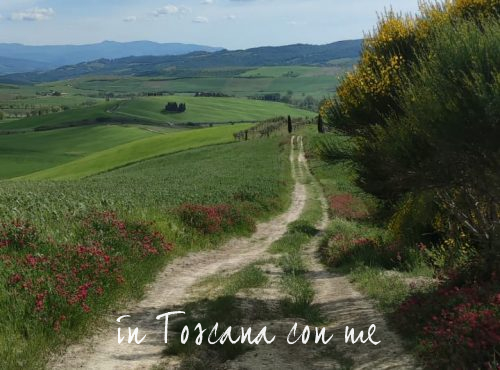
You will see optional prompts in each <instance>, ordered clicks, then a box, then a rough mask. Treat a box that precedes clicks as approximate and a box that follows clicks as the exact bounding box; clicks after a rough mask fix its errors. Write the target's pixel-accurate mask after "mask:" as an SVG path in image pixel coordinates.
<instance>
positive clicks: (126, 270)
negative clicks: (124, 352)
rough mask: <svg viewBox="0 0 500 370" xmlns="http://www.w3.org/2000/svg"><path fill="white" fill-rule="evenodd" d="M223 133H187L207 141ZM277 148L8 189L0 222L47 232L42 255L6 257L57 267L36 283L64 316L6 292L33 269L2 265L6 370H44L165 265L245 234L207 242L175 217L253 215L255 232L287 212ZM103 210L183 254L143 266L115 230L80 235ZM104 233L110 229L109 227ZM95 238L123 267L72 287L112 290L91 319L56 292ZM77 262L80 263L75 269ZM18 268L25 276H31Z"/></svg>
mask: <svg viewBox="0 0 500 370" xmlns="http://www.w3.org/2000/svg"><path fill="white" fill-rule="evenodd" d="M220 129H222V128H214V129H207V130H197V131H189V132H188V131H187V133H200V134H203V135H207V133H208V132H210V131H212V132H215V131H217V130H220ZM208 135H209V134H208ZM169 136H170V135H164V136H162V137H169ZM279 143H280V139H279V138H278V139H277V138H274V139H267V140H266V139H263V140H259V141H248V142H240V143H231V144H224V145H218V146H207V147H203V148H198V149H193V150H189V151H184V152H180V153H176V154H171V155H166V156H163V157H161V158H157V159H152V160H149V161H145V162H141V163H138V164H136V165H132V166H128V167H124V168H121V169H118V170H115V171H112V172H109V173H105V174H101V175H98V176H93V177H90V178H87V179H82V180H78V181H58V182H54V181H29V182H23V181H7V182H2V183H0V220H1V222H10V221H12V220H18V219H20V220H23V221H27V222H29V223H30V225H34V227H36V229H37V230H39V232H40V236H38V237H37V241H36V243H37V244H36V246H34V247H31V246H26V247H25V248H24V249H22V250H15V249H14V248H11V247H9V248H2V255H3V256H7V257H8V258H10V259H11V261H17V260H19V261H22V260H24V258H25V257H26V256H27V255H30V256H31V254H36V256H37V257H36V258H38V256H40V253H42V255H43V258H45V259H47V260H48V261H52V262H53V263H51V265H48V264H47V265H43V266H42V265H39V266H37V269H36V274H37V275H36V276H38V277H43V279H42V280H40V279H39V280H37V284H41V285H40V289H43V290H42V291H47V287H50V288H52V289H48V291H49V293H48V294H49V295H50V300H48V302H50V303H47V305H49V304H51V305H53V306H48V307H56V308H57V311H56V312H54V310H49V309H46V310H43V311H34V310H33V305H34V301H33V299H34V298H33V294H35V296H36V293H30V292H27V291H25V290H20V289H18V286H15V285H12V284H9V283H8V281H10V280H9V279H10V278H11V276H12V275H13V274H14V273H15V272H21V273H22V274H23V277H24V273H25V270H26V269H24V270H21V269H19V270H17V271H16V270H13V268H12V266H11V264H7V263H4V260H0V266H1V267H2V268H1V269H0V311H1V312H2V314H3V316H4V317H7V318H9V319H8V320H1V321H0V356H1V358H2V364H3V365H4V366H5V368H9V369H39V368H42V367H43V365H44V363H45V360H46V356H47V355H48V353H49V352H50V351H52V350H54V349H56V348H57V347H58V346H59V345H61V344H64V343H66V342H65V341H67V340H68V339H69V340H76V339H78V338H81V337H82V336H84V335H85V334H86V333H88V331H85V328H88V327H89V325H95V324H96V322H99V320H100V318H102V317H103V315H104V314H105V313H106V312H109V310H110V308H114V307H116V305H117V302H122V301H123V299H124V298H131V297H132V298H138V297H139V296H140V294H141V291H142V289H143V286H144V285H145V284H147V283H148V282H149V281H151V279H152V278H153V277H154V276H155V273H156V272H157V271H158V270H159V269H160V268H161V267H162V266H164V264H165V263H166V261H168V260H169V259H172V258H173V257H174V256H178V255H183V254H185V253H187V252H189V251H195V250H200V249H203V248H207V247H210V246H213V245H214V244H215V243H220V241H221V238H222V239H224V238H228V237H230V236H231V235H234V233H236V234H238V233H240V234H241V233H242V232H243V231H239V232H238V231H234V232H233V234H228V235H214V236H204V235H201V234H199V233H197V232H196V231H194V230H193V229H192V228H190V227H188V226H186V225H184V224H182V223H181V222H180V220H179V219H178V217H177V216H176V212H175V210H174V209H175V207H177V206H179V205H181V204H183V203H197V204H229V205H231V206H232V207H245V208H244V209H246V210H247V211H246V217H250V218H248V220H249V221H248V222H250V224H249V225H248V227H250V228H251V225H252V222H254V221H252V220H254V218H255V217H265V216H269V215H270V214H273V213H275V212H277V211H279V210H282V209H283V208H284V207H285V206H286V204H287V200H288V196H289V190H290V186H291V181H290V167H289V161H288V151H287V150H284V149H285V148H281V149H280V146H279ZM96 210H97V211H109V210H112V211H115V212H117V214H118V217H120V220H125V221H124V225H126V227H127V228H129V229H130V230H137V226H136V225H137V223H136V222H137V220H140V219H142V220H146V221H148V222H150V221H155V224H154V225H153V226H147V228H148V230H149V229H150V228H152V227H154V229H153V230H160V231H161V233H162V235H164V236H165V238H166V240H167V241H169V242H173V243H174V244H175V249H174V250H173V251H172V252H169V253H167V254H164V255H163V254H161V255H152V256H149V257H142V258H140V255H139V256H137V254H135V255H134V254H132V255H131V252H130V244H129V243H130V242H129V241H127V240H126V239H123V238H121V237H119V236H118V237H116V236H115V237H114V239H109V238H111V234H110V231H109V230H108V233H106V234H105V237H106V239H104V240H106V242H105V243H103V242H102V240H101V239H96V238H98V236H96V234H94V233H92V232H90V231H89V230H88V227H86V228H84V229H82V228H81V225H82V219H85V218H86V217H89V215H90V216H91V217H93V218H92V221H94V222H99V221H98V220H97V216H95V213H93V212H94V211H96ZM246 219H247V218H245V220H246ZM101 222H102V221H101ZM0 225H1V223H0ZM145 225H149V223H148V224H145ZM102 226H104V227H109V225H108V224H103V225H102ZM0 227H1V226H0ZM141 227H142V228H144V227H145V226H141ZM247 230H248V228H247ZM247 232H248V231H247ZM82 233H83V236H82ZM48 237H51V238H53V239H54V240H55V241H54V242H51V243H49V244H44V243H43V242H42V241H41V240H44V239H45V238H48ZM89 238H92V239H91V240H93V241H94V242H93V243H94V244H95V242H99V243H102V244H99V245H102V246H103V248H106V249H105V251H106V254H109V255H110V256H111V258H112V260H113V261H116V263H117V265H116V270H113V271H112V272H107V273H106V274H103V275H100V276H92V277H87V276H84V277H82V279H84V280H78V279H77V278H74V279H76V281H75V288H74V289H76V291H78V286H79V285H81V284H82V283H83V282H85V281H88V279H92V282H93V284H95V285H98V284H99V286H104V288H105V289H104V293H102V294H96V293H95V291H94V290H91V291H90V292H89V295H88V297H87V298H86V300H85V302H86V303H85V304H88V305H89V306H90V308H91V311H89V312H87V313H85V312H84V310H82V307H80V305H71V304H69V305H68V304H67V303H65V302H66V301H65V300H61V298H60V296H58V293H57V291H56V289H54V288H53V286H52V285H50V284H51V281H52V279H53V277H54V276H55V275H56V274H66V275H68V276H69V275H71V273H69V274H68V271H71V266H72V265H69V267H68V266H67V265H68V264H67V263H66V264H65V263H64V261H61V263H59V262H57V261H60V260H58V258H60V257H58V256H60V254H61V253H65V255H64V256H65V257H66V258H68V261H69V259H70V258H74V257H73V256H74V252H72V250H73V249H75V248H76V247H75V246H77V245H82V244H81V243H91V241H89ZM110 240H111V242H112V245H110V244H109V243H110ZM54 243H58V244H57V245H56V244H54ZM94 244H89V245H94ZM134 245H135V244H134ZM31 248H35V249H36V251H35V252H33V251H32V250H31ZM72 248H73V249H72ZM115 258H116V259H115ZM71 261H72V262H71V263H74V260H71ZM16 263H18V262H16ZM19 263H20V265H19V266H26V265H25V264H24V265H23V264H22V262H19ZM45 266H52V267H51V268H57V270H55V271H54V270H50V268H48V267H47V268H45ZM92 266H93V267H92V268H94V267H95V266H96V265H94V264H92ZM23 268H24V267H23ZM87 268H88V267H87ZM96 268H97V267H96ZM71 276H72V275H71ZM116 276H122V277H123V279H124V281H125V282H124V283H122V284H116V283H114V281H115V278H116ZM37 286H38V285H37ZM66 289H70V287H67V288H66ZM71 292H73V291H71ZM61 314H64V315H65V317H66V319H65V321H64V322H63V323H62V324H61V326H60V329H59V330H60V331H55V330H54V329H53V323H54V322H56V323H57V322H59V321H58V320H59V317H60V315H61ZM39 317H42V319H40V318H39ZM12 348H16V351H12Z"/></svg>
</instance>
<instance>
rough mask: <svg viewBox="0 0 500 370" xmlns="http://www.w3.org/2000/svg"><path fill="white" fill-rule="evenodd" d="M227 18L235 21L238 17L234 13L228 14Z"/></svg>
mask: <svg viewBox="0 0 500 370" xmlns="http://www.w3.org/2000/svg"><path fill="white" fill-rule="evenodd" d="M226 19H229V20H230V21H234V20H235V19H236V16H235V15H234V14H228V15H226Z"/></svg>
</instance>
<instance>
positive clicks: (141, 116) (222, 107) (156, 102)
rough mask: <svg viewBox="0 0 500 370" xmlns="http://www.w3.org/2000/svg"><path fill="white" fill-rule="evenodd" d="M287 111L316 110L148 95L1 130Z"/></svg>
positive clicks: (241, 117)
mask: <svg viewBox="0 0 500 370" xmlns="http://www.w3.org/2000/svg"><path fill="white" fill-rule="evenodd" d="M169 101H176V102H178V103H181V102H184V103H186V104H187V106H188V108H187V111H186V112H184V113H179V114H177V113H176V114H165V113H162V110H163V109H164V107H165V105H166V104H167V103H168V102H169ZM284 115H292V116H294V117H312V116H313V115H314V113H313V112H310V111H306V110H301V109H297V108H293V107H290V106H288V105H286V104H282V103H275V102H264V101H258V100H251V99H242V98H201V97H200V98H195V97H192V96H163V97H147V98H146V97H145V98H137V99H133V100H116V101H114V102H110V103H102V104H98V105H95V106H92V107H87V108H78V109H71V110H68V111H65V112H61V113H55V114H48V115H44V116H39V117H30V118H25V119H21V120H17V121H11V122H7V123H1V121H0V133H1V132H2V131H3V132H18V131H29V130H37V131H43V130H52V129H58V128H64V127H74V126H90V125H96V124H98V125H99V124H101V125H102V124H109V123H113V124H140V125H167V126H171V125H172V124H176V125H182V124H189V123H197V124H200V123H203V124H209V123H213V124H217V123H230V122H252V121H260V120H265V119H268V118H273V117H278V116H284Z"/></svg>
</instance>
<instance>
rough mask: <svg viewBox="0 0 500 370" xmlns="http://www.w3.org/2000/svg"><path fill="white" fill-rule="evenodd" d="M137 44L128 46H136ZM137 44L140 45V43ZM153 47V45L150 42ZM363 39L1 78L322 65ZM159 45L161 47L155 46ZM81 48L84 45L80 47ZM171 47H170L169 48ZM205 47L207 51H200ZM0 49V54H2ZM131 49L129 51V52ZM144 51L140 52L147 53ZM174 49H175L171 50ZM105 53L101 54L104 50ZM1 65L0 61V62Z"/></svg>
mask: <svg viewBox="0 0 500 370" xmlns="http://www.w3.org/2000/svg"><path fill="white" fill-rule="evenodd" d="M135 44H136V43H128V45H135ZM139 44H140V42H139ZM153 44H154V43H153ZM362 44H363V40H347V41H339V42H334V43H331V44H326V45H309V44H295V45H286V46H275V47H273V46H267V47H258V48H252V49H246V50H225V49H220V48H209V47H204V46H195V45H183V44H163V45H182V47H181V46H179V47H178V48H177V49H175V50H176V51H177V52H178V53H179V54H180V53H181V50H184V51H186V50H189V47H192V48H196V47H198V48H199V49H200V50H194V51H192V52H190V53H188V54H185V53H184V54H180V55H179V54H177V55H174V54H172V53H173V52H171V53H170V54H168V55H161V56H158V55H156V56H155V55H153V54H151V53H149V54H147V55H142V56H128V57H124V58H105V57H102V58H95V59H92V60H91V61H87V62H82V63H77V64H73V65H65V66H62V67H59V68H56V69H53V70H50V71H37V72H31V73H16V74H9V75H7V76H3V77H1V78H0V82H4V83H39V82H49V81H57V80H65V79H71V78H77V77H81V76H90V75H116V76H150V77H154V76H161V75H163V74H164V73H165V70H167V69H169V68H177V69H207V68H212V69H213V68H228V67H233V68H234V67H260V66H282V65H310V66H325V65H328V64H329V63H331V62H333V61H338V60H340V59H357V58H359V55H360V53H361V48H362ZM98 45H100V48H103V50H104V49H106V48H108V47H109V50H108V51H107V52H108V53H112V50H113V49H114V48H115V47H116V48H117V49H119V47H118V46H117V45H127V44H119V43H111V42H106V43H102V44H98ZM157 45H162V44H157ZM82 47H83V46H82ZM172 48H173V47H172ZM203 48H208V50H202V49H203ZM1 50H2V49H1V46H0V55H1ZM131 50H133V48H132V47H131V48H130V51H131ZM145 50H147V49H146V48H143V49H142V51H143V52H146V51H145ZM171 50H174V49H171ZM103 52H104V51H103ZM0 64H1V60H0Z"/></svg>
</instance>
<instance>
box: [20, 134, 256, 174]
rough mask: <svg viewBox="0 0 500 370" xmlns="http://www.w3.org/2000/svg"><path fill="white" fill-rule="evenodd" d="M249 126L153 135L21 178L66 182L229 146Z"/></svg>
mask: <svg viewBox="0 0 500 370" xmlns="http://www.w3.org/2000/svg"><path fill="white" fill-rule="evenodd" d="M249 127H251V125H250V124H237V125H226V126H219V127H214V128H206V129H199V130H189V131H181V132H177V133H169V134H166V135H156V136H153V137H150V138H146V139H142V140H137V141H134V142H131V143H127V144H123V145H118V146H115V147H113V148H110V149H107V150H103V151H100V152H97V153H94V154H91V155H88V156H86V157H83V158H81V159H78V160H75V161H72V162H69V163H66V164H63V165H60V166H56V167H53V168H49V169H47V170H43V171H39V172H35V173H33V174H30V175H28V176H24V177H22V178H21V179H25V180H42V179H53V180H68V179H78V178H83V177H87V176H90V175H94V174H97V173H101V172H106V171H109V170H112V169H115V168H118V167H121V166H125V165H128V164H131V163H135V162H139V161H142V160H145V159H149V158H153V157H157V156H161V155H165V154H169V153H175V152H179V151H183V150H187V149H192V148H198V147H202V146H207V145H214V144H222V143H228V142H231V141H233V140H234V137H233V133H235V132H237V131H240V130H244V129H246V128H249Z"/></svg>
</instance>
